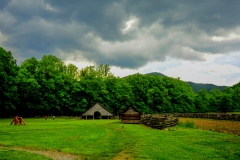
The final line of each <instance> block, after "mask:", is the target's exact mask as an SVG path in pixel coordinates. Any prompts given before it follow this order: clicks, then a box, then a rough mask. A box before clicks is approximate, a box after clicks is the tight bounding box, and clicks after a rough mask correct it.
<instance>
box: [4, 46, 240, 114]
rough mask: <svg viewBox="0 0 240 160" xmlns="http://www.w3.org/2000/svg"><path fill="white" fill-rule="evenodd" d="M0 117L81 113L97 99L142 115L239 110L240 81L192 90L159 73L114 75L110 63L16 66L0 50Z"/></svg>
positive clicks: (46, 60)
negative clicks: (78, 65) (95, 64)
mask: <svg viewBox="0 0 240 160" xmlns="http://www.w3.org/2000/svg"><path fill="white" fill-rule="evenodd" d="M0 71H1V72H0V116H1V117H4V116H14V115H15V114H19V115H22V116H35V115H53V114H54V115H78V116H79V115H81V114H82V113H83V112H85V111H86V109H87V108H89V107H91V106H92V105H94V104H95V103H96V102H100V103H101V104H103V105H104V106H105V107H106V108H107V109H108V110H110V111H111V112H113V113H114V114H116V115H117V114H118V113H119V112H120V111H121V110H122V109H124V108H125V107H127V106H134V107H135V108H137V109H138V110H139V111H140V112H142V113H143V112H145V113H156V112H157V113H186V112H228V111H240V99H239V97H240V85H239V83H238V84H236V85H234V86H233V87H227V88H225V89H224V90H223V91H221V90H218V89H212V90H210V91H209V90H208V89H201V90H198V92H197V93H196V92H194V90H193V88H192V87H191V85H189V83H186V82H184V81H181V80H180V79H179V78H171V77H167V76H164V75H162V74H160V73H150V74H147V75H142V74H139V73H138V74H134V75H130V76H127V77H124V78H119V77H115V76H114V75H113V74H112V73H111V72H110V67H109V65H107V64H106V65H99V66H98V67H95V66H88V67H86V68H83V69H82V70H78V68H77V67H76V66H75V65H73V64H69V65H65V64H64V62H63V61H62V60H60V59H59V58H57V57H55V56H53V55H44V56H43V57H42V59H41V60H37V59H36V58H34V57H32V58H30V59H26V60H25V61H24V62H23V63H22V64H21V65H20V66H19V67H18V66H17V65H16V60H15V59H14V58H13V57H12V54H11V52H7V51H5V50H4V49H3V48H0Z"/></svg>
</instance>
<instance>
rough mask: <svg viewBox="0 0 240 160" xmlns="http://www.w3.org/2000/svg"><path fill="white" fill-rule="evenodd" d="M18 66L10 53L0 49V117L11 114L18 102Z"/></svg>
mask: <svg viewBox="0 0 240 160" xmlns="http://www.w3.org/2000/svg"><path fill="white" fill-rule="evenodd" d="M17 73H18V66H17V64H16V60H15V59H14V58H13V56H12V53H11V52H10V51H8V52H7V51H6V50H4V49H3V48H2V47H0V115H3V114H4V113H10V112H13V111H14V110H15V109H16V103H17V101H18V96H17V89H18V88H17V86H16V75H17Z"/></svg>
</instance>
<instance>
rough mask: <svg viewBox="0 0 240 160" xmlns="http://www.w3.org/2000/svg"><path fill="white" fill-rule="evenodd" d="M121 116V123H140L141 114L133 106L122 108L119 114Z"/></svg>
mask: <svg viewBox="0 0 240 160" xmlns="http://www.w3.org/2000/svg"><path fill="white" fill-rule="evenodd" d="M119 115H120V116H121V118H122V123H125V124H126V123H129V124H130V123H140V119H141V114H140V112H139V111H138V110H137V109H136V108H134V107H126V108H125V109H123V110H122V111H121V112H120V114H119Z"/></svg>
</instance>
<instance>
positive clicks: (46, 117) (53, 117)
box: [45, 115, 55, 120]
mask: <svg viewBox="0 0 240 160" xmlns="http://www.w3.org/2000/svg"><path fill="white" fill-rule="evenodd" d="M45 119H46V120H47V119H48V116H45ZM52 119H53V120H54V119H55V116H54V115H53V116H52Z"/></svg>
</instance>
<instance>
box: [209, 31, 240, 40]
mask: <svg viewBox="0 0 240 160" xmlns="http://www.w3.org/2000/svg"><path fill="white" fill-rule="evenodd" d="M233 39H240V35H237V34H235V33H231V34H229V35H228V36H226V37H217V36H213V37H212V40H214V41H218V42H221V41H226V40H233Z"/></svg>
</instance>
